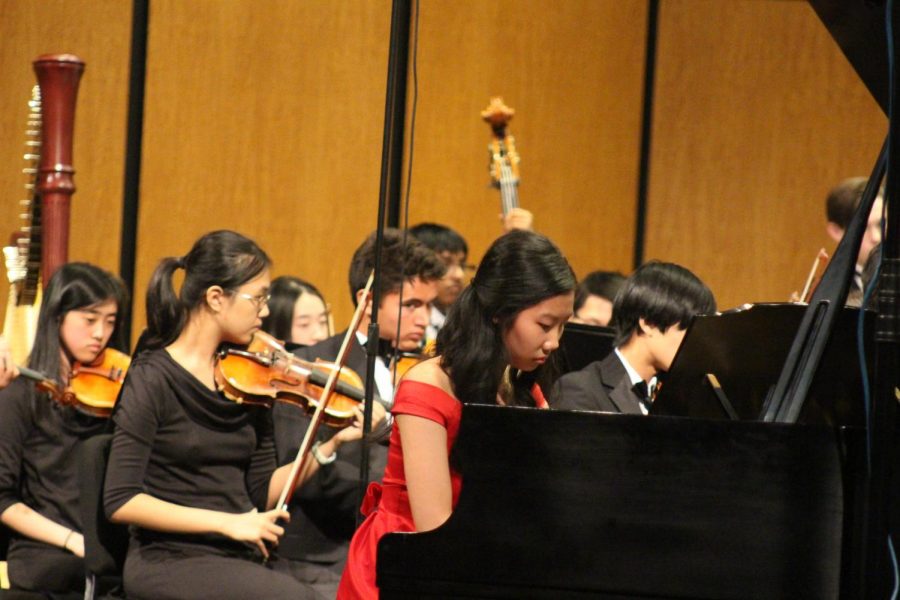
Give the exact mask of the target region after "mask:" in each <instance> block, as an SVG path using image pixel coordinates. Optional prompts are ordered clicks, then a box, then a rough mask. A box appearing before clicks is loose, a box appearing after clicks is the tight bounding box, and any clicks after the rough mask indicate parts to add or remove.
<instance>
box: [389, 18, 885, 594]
mask: <svg viewBox="0 0 900 600" xmlns="http://www.w3.org/2000/svg"><path fill="white" fill-rule="evenodd" d="M810 2H811V4H812V5H813V8H814V9H815V10H816V12H817V14H818V15H819V16H820V18H821V19H822V21H823V22H824V23H825V25H826V26H827V27H828V29H829V31H830V32H831V34H832V36H833V37H834V38H835V40H836V41H837V42H838V43H839V45H840V46H841V48H842V50H843V51H844V53H845V54H846V55H847V58H848V59H849V60H850V62H851V64H853V66H854V67H855V68H856V70H857V72H858V73H860V75H861V76H862V78H863V80H864V81H865V83H866V85H867V86H868V87H869V89H870V91H871V92H872V93H873V95H874V96H875V97H876V99H877V100H878V101H879V103H880V105H881V106H882V108H885V110H887V109H886V107H887V106H888V101H887V100H888V98H887V94H888V90H889V86H888V85H887V81H886V78H885V75H886V74H887V73H888V72H889V71H888V69H887V51H886V47H887V43H886V40H885V39H884V34H883V32H884V30H885V27H884V14H885V11H884V2H883V1H881V0H810ZM897 18H900V17H895V19H897ZM894 30H896V32H900V23H896V24H895V27H894ZM895 35H897V34H896V33H895ZM895 45H897V44H895ZM898 87H900V86H897V85H895V86H893V88H894V89H898ZM894 136H897V140H895V144H894V147H895V148H900V127H897V126H896V125H895V124H894V123H892V124H891V133H889V137H891V139H893V137H894ZM891 162H892V163H893V164H897V161H896V159H892V160H891ZM886 163H887V159H886V155H885V152H884V151H882V155H881V156H880V157H879V160H878V164H877V165H876V168H875V171H874V172H873V176H872V177H871V178H870V180H871V181H874V182H876V183H874V184H871V185H870V186H869V189H867V191H866V194H865V195H864V197H863V201H862V202H861V205H860V209H859V211H858V213H859V214H857V217H855V218H854V222H853V223H851V225H850V227H848V230H847V233H846V234H845V236H844V240H843V241H842V242H841V244H840V245H839V247H838V250H837V251H836V252H835V255H834V256H833V258H832V261H831V264H830V265H829V267H828V270H827V271H826V273H825V276H823V279H822V283H821V284H820V286H819V288H818V289H817V291H816V294H815V295H814V296H813V299H812V300H811V301H810V308H809V310H807V311H805V313H804V315H803V317H802V321H801V323H800V325H799V327H798V328H797V330H796V331H797V333H796V335H795V336H794V338H793V344H792V345H791V347H790V349H789V351H788V350H787V349H784V352H785V353H786V355H787V358H786V359H785V361H784V367H783V368H782V369H781V375H780V376H779V377H778V378H777V381H775V380H772V379H768V380H766V381H763V383H764V384H765V387H766V389H768V388H771V391H770V392H768V393H765V396H766V397H765V398H763V396H762V395H760V394H758V393H755V394H750V395H745V396H744V401H742V402H739V403H738V406H737V407H736V411H734V412H735V413H737V414H736V415H735V416H737V417H738V418H740V419H744V420H725V419H726V415H725V412H723V411H720V410H719V409H718V408H717V407H715V406H714V407H713V408H712V409H710V411H711V412H710V413H709V414H705V413H704V414H701V415H699V417H702V418H697V417H698V415H696V414H694V415H691V413H692V411H693V410H694V408H696V407H698V406H700V404H698V402H700V401H701V398H700V397H694V396H691V395H685V394H683V393H682V394H673V396H672V397H673V398H676V399H677V402H673V406H675V405H680V406H682V407H685V408H684V409H683V410H681V411H679V410H673V411H672V413H670V414H680V415H681V416H654V417H651V418H647V417H640V416H625V415H604V414H599V413H577V412H553V411H538V410H530V409H514V408H498V407H487V406H471V405H467V406H465V407H464V409H463V416H462V423H461V427H460V434H459V438H458V440H457V445H456V448H455V449H454V453H455V456H456V458H457V459H458V466H459V468H460V471H461V473H462V476H463V488H462V493H461V495H460V497H459V503H458V505H457V507H456V509H455V510H454V513H453V514H452V516H451V517H450V519H449V520H448V521H447V522H446V523H445V524H444V525H442V526H441V527H439V528H437V529H436V530H434V531H430V532H424V533H411V534H404V533H394V534H388V535H386V536H385V537H384V538H382V540H381V542H380V543H379V548H378V563H377V582H378V585H379V588H380V593H381V598H383V599H385V600H398V599H412V598H417V599H418V598H423V599H427V598H554V599H557V598H608V599H624V598H645V599H651V598H652V599H660V598H705V599H732V598H734V599H736V598H765V599H777V598H887V597H890V591H891V589H892V588H893V585H894V570H893V569H892V567H891V564H890V559H889V558H888V550H887V534H888V532H893V536H892V537H893V538H894V539H896V540H898V544H900V532H898V531H896V529H897V525H896V524H897V523H898V522H900V518H898V516H900V515H898V509H900V492H898V490H897V482H898V480H900V477H897V476H896V474H895V473H894V470H895V467H894V465H900V451H898V447H900V444H897V443H896V442H894V441H893V440H894V439H896V438H897V433H898V431H897V430H898V428H897V422H898V417H897V411H896V409H897V407H896V404H897V402H896V400H895V394H897V393H898V392H896V389H897V383H896V381H897V367H898V365H900V350H898V347H900V331H893V330H892V329H891V328H890V327H883V326H882V321H884V320H885V319H884V317H885V315H889V316H891V317H892V318H893V320H894V322H896V323H900V304H897V303H898V302H900V293H897V292H896V290H894V292H893V293H894V296H892V297H889V296H890V294H888V293H883V294H882V295H881V296H880V300H881V310H882V313H881V315H879V321H878V334H877V335H876V339H877V342H878V348H877V351H876V352H875V353H874V354H875V355H876V357H877V358H876V360H875V366H876V368H875V385H874V386H873V390H874V401H873V409H872V419H871V422H870V424H869V425H868V426H866V425H865V423H866V421H865V418H864V415H863V417H860V413H859V412H858V410H854V411H849V412H848V411H847V410H844V409H843V408H841V407H835V409H834V410H832V409H831V408H829V402H830V400H828V399H823V398H822V397H821V393H822V392H821V390H822V389H826V390H827V389H828V386H827V385H826V386H823V385H821V381H822V378H821V377H819V378H818V381H819V382H820V383H819V384H817V383H816V380H817V377H816V374H817V373H818V372H819V371H818V369H819V367H820V365H827V364H829V361H830V360H831V359H829V358H827V357H826V358H824V359H823V355H825V354H827V348H828V340H829V339H830V336H831V334H832V331H833V330H838V331H840V330H841V329H842V326H841V325H840V324H839V323H840V321H841V320H842V319H843V317H841V318H839V317H840V315H841V312H842V308H843V303H844V300H845V299H846V296H847V288H848V287H849V283H848V282H849V279H850V277H851V276H852V269H853V264H854V263H855V257H856V254H857V251H858V248H859V241H860V240H861V237H862V229H863V227H864V226H865V223H864V221H865V218H864V216H862V215H863V213H865V215H866V216H867V215H868V212H869V210H868V209H869V207H871V202H872V200H873V199H874V196H875V193H876V191H877V182H878V181H880V180H881V178H882V176H883V174H884V172H885V166H886ZM893 171H894V173H895V174H894V175H892V174H891V171H890V170H888V197H887V200H888V204H889V205H890V202H891V200H892V198H893V195H894V193H893V192H892V190H893V189H897V191H898V192H900V188H898V186H900V179H897V178H898V177H900V169H893ZM867 203H868V205H867ZM892 213H893V216H892ZM895 219H896V221H895ZM888 221H889V223H888V227H887V235H886V236H885V243H884V247H885V266H886V268H887V275H888V276H887V277H885V276H882V285H883V286H885V287H887V283H885V282H889V283H890V285H894V286H897V287H900V286H898V285H897V284H900V259H898V257H900V243H898V241H897V240H900V238H898V237H897V236H896V231H897V230H898V229H900V211H891V210H890V206H889V210H888ZM893 297H896V298H897V300H896V301H894V300H893ZM885 301H888V302H889V303H891V305H890V306H888V307H887V310H886V309H885V308H886V305H885ZM778 318H779V319H780V318H785V319H794V321H796V318H795V316H791V315H789V314H787V313H779V317H778ZM894 329H898V328H897V327H894ZM844 330H845V331H846V328H844ZM690 336H691V333H690V332H689V333H688V335H687V336H686V338H685V339H686V341H687V340H688V339H689V338H690ZM680 355H681V352H679V356H680ZM570 358H573V357H570ZM677 361H678V358H677V357H676V363H677ZM758 362H760V364H762V362H765V361H758ZM695 364H696V363H695ZM725 364H726V363H725V362H722V361H720V362H719V367H717V368H720V369H724V368H725V366H722V365H725ZM674 372H675V369H674V368H673V375H674ZM858 375H859V374H858V373H857V376H858ZM673 379H674V377H673ZM688 379H690V378H688ZM692 381H693V383H692V385H697V383H698V382H697V380H696V377H694V378H693V379H692ZM727 381H729V380H728V378H726V382H727ZM673 383H674V382H673ZM666 385H669V384H668V383H667V384H666ZM666 391H667V390H666V386H664V387H663V393H665V392H666ZM669 391H672V390H669ZM807 392H811V393H814V394H819V395H820V396H819V397H818V398H815V399H814V400H813V401H812V402H811V403H810V404H809V405H808V406H807V408H806V413H804V403H805V401H806V394H807ZM702 394H703V395H704V399H702V402H703V405H704V406H707V407H708V406H710V400H709V399H710V397H711V396H710V394H709V393H708V391H706V392H702ZM861 396H862V394H861V393H860V397H859V398H857V399H856V402H858V403H861V399H860V398H861ZM897 397H898V398H900V396H897ZM661 399H662V395H661V397H660V399H659V400H658V401H661ZM841 401H844V400H841ZM691 407H694V408H691ZM810 407H813V408H815V410H814V411H813V413H814V414H816V415H818V417H817V418H814V419H811V420H810V423H804V422H803V417H804V415H805V414H806V415H808V414H810V410H812V409H811V408H810ZM760 408H762V409H763V414H762V415H758V411H759V409H760ZM703 410H706V409H705V408H704V409H703ZM754 415H757V416H756V417H754ZM690 416H693V417H694V418H686V417H690ZM715 416H718V418H713V417H715ZM760 417H762V418H760ZM747 419H752V420H747ZM867 435H868V436H869V437H868V439H867ZM867 446H868V447H871V448H872V453H871V455H870V460H871V462H868V461H867V452H866V448H867Z"/></svg>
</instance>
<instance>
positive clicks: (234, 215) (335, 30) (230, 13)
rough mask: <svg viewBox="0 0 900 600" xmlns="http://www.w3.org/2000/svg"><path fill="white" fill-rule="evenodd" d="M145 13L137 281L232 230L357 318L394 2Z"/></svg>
mask: <svg viewBox="0 0 900 600" xmlns="http://www.w3.org/2000/svg"><path fill="white" fill-rule="evenodd" d="M150 23H151V25H150V39H149V43H148V46H149V49H148V65H147V73H148V76H147V99H146V112H145V128H144V154H143V168H142V179H141V206H140V225H139V236H138V264H137V276H136V286H137V289H139V290H145V289H146V284H147V281H148V280H149V276H150V274H151V272H152V270H153V268H154V267H155V266H156V264H157V262H158V261H159V259H160V258H161V257H164V256H171V255H182V254H185V253H186V252H187V251H188V250H189V248H190V245H191V244H192V243H193V241H194V240H195V239H196V238H197V237H199V236H200V235H201V234H203V233H205V232H207V231H210V230H213V229H220V228H231V229H236V230H238V231H241V232H242V233H244V234H246V235H249V236H250V237H252V238H254V239H256V240H257V241H258V242H259V243H260V244H261V245H262V246H263V247H264V248H265V249H266V251H267V252H269V253H270V255H271V256H272V258H273V259H274V261H275V269H274V274H275V275H278V274H294V275H298V276H301V277H304V278H306V279H309V280H310V281H313V282H315V283H316V284H317V285H320V286H321V287H322V289H323V292H324V293H325V294H326V296H327V297H328V299H329V301H330V302H331V303H332V304H333V305H334V306H335V309H336V313H337V320H338V322H342V321H343V320H345V319H347V318H349V314H350V299H349V291H348V290H347V283H346V281H347V270H348V266H349V262H350V257H351V255H352V253H353V250H354V249H355V247H356V246H357V245H358V244H359V243H360V242H361V241H362V240H363V238H364V237H365V236H366V235H367V234H368V233H369V232H370V231H371V230H374V228H375V220H376V201H377V198H378V181H379V167H380V161H381V134H382V122H383V115H384V92H385V80H386V74H387V50H388V48H387V46H388V37H389V35H388V34H389V24H390V4H389V3H385V2H367V1H352V2H349V1H348V2H326V1H304V2H296V1H293V0H290V1H280V2H275V1H272V2H257V1H255V0H234V1H232V2H219V1H218V0H193V1H191V2H183V1H180V0H159V1H157V0H154V2H153V3H152V4H151V14H150ZM140 305H141V311H142V312H141V313H139V314H138V318H137V319H136V322H135V327H136V330H137V328H138V327H142V326H143V323H144V322H145V321H144V315H143V298H141V299H140Z"/></svg>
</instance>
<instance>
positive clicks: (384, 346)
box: [363, 338, 394, 364]
mask: <svg viewBox="0 0 900 600" xmlns="http://www.w3.org/2000/svg"><path fill="white" fill-rule="evenodd" d="M363 347H364V348H365V349H366V350H368V348H369V341H368V340H366V343H365V344H363ZM376 354H378V356H380V357H381V358H382V360H384V363H385V364H389V363H390V361H391V358H393V356H394V347H393V346H392V345H391V343H390V342H389V341H388V340H383V339H381V338H379V339H378V350H377V351H376Z"/></svg>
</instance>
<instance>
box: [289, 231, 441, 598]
mask: <svg viewBox="0 0 900 600" xmlns="http://www.w3.org/2000/svg"><path fill="white" fill-rule="evenodd" d="M375 258H376V254H375V235H374V234H373V235H371V236H369V237H368V238H367V239H366V240H365V242H363V244H362V245H361V246H360V247H359V248H358V249H357V250H356V252H355V253H354V255H353V259H352V260H351V263H350V289H351V291H352V294H351V296H352V299H353V302H354V303H357V302H360V301H362V299H363V298H362V294H363V292H364V288H365V287H366V281H367V280H368V278H369V273H370V272H371V271H372V268H373V267H374V266H375ZM381 269H382V270H381V278H382V279H381V281H382V298H381V303H380V304H379V309H378V332H379V340H378V344H379V357H378V358H377V359H376V363H375V383H376V388H377V392H378V395H379V397H380V398H381V399H382V400H383V401H384V402H385V403H388V402H390V400H391V399H392V398H393V386H394V384H393V380H392V376H391V374H390V373H389V371H388V366H389V365H388V362H389V360H390V359H389V355H390V354H391V353H392V351H393V350H394V349H395V348H396V349H398V350H403V351H417V350H418V349H419V347H420V345H421V343H422V340H423V338H424V336H425V327H426V326H427V324H428V315H429V311H430V307H431V302H432V301H433V300H434V298H435V296H436V294H437V286H438V281H440V280H441V277H442V276H443V275H444V270H445V268H444V264H443V263H442V262H441V261H440V259H438V258H437V257H436V256H435V254H434V252H432V251H431V250H429V249H428V248H426V247H425V246H423V245H422V244H421V243H419V242H418V241H417V240H416V239H415V238H414V237H413V236H411V235H407V236H406V239H405V241H404V234H403V232H401V231H398V230H396V229H388V230H386V231H385V233H384V248H383V250H382V256H381ZM401 290H402V292H403V295H402V298H401V294H400V292H401ZM365 314H366V316H365V317H364V318H363V320H362V322H361V323H360V326H359V329H358V330H357V333H356V336H357V339H356V340H355V341H354V342H355V343H354V345H353V346H352V348H351V350H350V353H349V355H348V357H347V363H346V364H347V366H348V367H349V368H351V369H353V370H354V371H356V372H357V373H358V374H359V375H360V377H362V378H363V379H365V376H366V350H365V348H364V344H365V343H366V333H367V331H368V327H369V322H370V317H369V316H370V315H371V308H369V309H367V311H366V313H365ZM398 325H399V329H398ZM398 333H399V337H398ZM344 335H345V334H344V333H342V334H340V335H336V336H333V337H331V338H329V339H327V340H325V341H323V342H321V343H319V344H315V345H313V346H310V347H308V348H301V349H298V350H297V351H296V354H297V355H298V356H300V357H301V358H304V359H307V360H315V359H317V358H319V359H323V360H326V361H332V360H334V359H335V358H336V357H337V354H338V351H339V349H340V345H341V342H342V341H343V338H344ZM384 415H385V413H384V408H383V407H382V405H381V404H380V403H376V404H375V405H374V406H373V416H374V419H373V431H375V432H376V434H377V433H378V431H377V429H378V428H377V426H378V425H379V422H380V421H383V419H384ZM273 417H274V419H275V442H276V446H277V449H278V462H279V464H285V463H287V462H290V461H293V460H294V457H295V455H296V453H297V449H298V448H299V446H300V442H301V440H302V439H303V436H304V435H305V433H306V430H307V427H308V425H309V418H308V417H307V416H306V415H305V414H303V412H302V411H301V410H299V409H298V408H297V407H294V406H291V405H288V404H279V405H276V406H275V408H274V410H273ZM381 429H384V428H383V427H382V428H381ZM354 433H355V435H354ZM318 435H319V438H318V439H319V442H320V444H321V445H320V446H318V447H317V448H316V451H315V452H314V453H313V457H314V458H315V459H316V460H317V461H319V463H320V464H321V469H320V471H319V473H318V475H317V476H316V477H314V478H313V479H312V480H310V481H309V482H308V483H307V484H306V485H304V486H303V488H302V489H301V490H300V491H299V492H298V494H297V496H295V497H294V499H293V503H292V505H291V521H290V523H288V524H287V525H286V527H285V529H286V532H285V536H284V538H283V539H282V540H281V543H280V544H279V548H278V560H276V561H274V563H273V565H274V568H275V569H276V570H279V571H282V572H286V573H289V574H291V575H293V576H294V577H296V578H297V579H299V580H300V581H304V582H307V583H309V584H311V585H313V587H315V588H316V590H317V591H318V592H319V593H320V594H322V595H323V596H324V597H328V598H334V595H335V593H336V591H337V585H338V581H339V580H340V575H341V571H342V570H343V568H344V562H345V561H346V559H347V549H348V547H349V545H350V538H351V536H352V535H353V531H354V529H355V528H356V517H357V515H358V514H359V465H360V459H361V454H362V445H363V442H361V441H359V439H360V437H361V436H360V435H359V430H358V429H356V430H352V429H351V430H344V431H342V432H340V433H336V432H335V430H334V429H332V428H330V427H326V426H324V425H323V426H322V427H320V429H319V431H318ZM326 441H331V444H330V445H328V446H326V445H325V442H326ZM336 448H340V449H339V450H337V449H336ZM386 460H387V449H386V448H385V446H384V445H383V444H379V443H369V477H370V479H372V480H381V476H382V474H383V473H384V465H385V462H386Z"/></svg>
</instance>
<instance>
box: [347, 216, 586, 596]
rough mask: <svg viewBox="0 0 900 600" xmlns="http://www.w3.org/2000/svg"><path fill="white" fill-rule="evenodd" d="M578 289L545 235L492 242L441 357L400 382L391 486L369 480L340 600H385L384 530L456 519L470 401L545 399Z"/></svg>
mask: <svg viewBox="0 0 900 600" xmlns="http://www.w3.org/2000/svg"><path fill="white" fill-rule="evenodd" d="M574 289H575V276H574V274H573V273H572V269H571V268H570V267H569V264H568V262H567V261H566V259H565V258H564V257H563V255H562V254H561V253H560V251H559V249H558V248H557V247H556V246H555V245H553V243H552V242H550V240H548V239H547V238H545V237H544V236H541V235H539V234H536V233H532V232H527V231H515V232H511V233H509V234H507V235H504V236H502V237H500V238H499V239H498V240H496V241H495V242H494V243H493V245H492V246H491V247H490V249H488V251H487V253H486V254H485V256H484V259H483V260H482V262H481V266H480V267H479V268H478V272H477V274H476V275H475V277H474V278H473V279H472V282H471V284H470V285H469V286H468V287H467V288H466V289H465V290H463V293H462V294H461V295H460V297H459V299H458V300H457V302H456V303H455V304H453V306H452V307H451V308H450V314H449V315H447V322H446V324H445V325H444V327H443V328H442V329H441V331H440V333H439V334H438V340H437V354H438V355H437V356H436V357H435V358H431V359H429V360H426V361H424V362H422V363H420V364H418V365H416V366H415V367H413V368H412V369H411V370H410V371H409V372H408V373H407V374H406V376H405V377H404V378H403V380H402V381H401V383H400V386H399V387H398V389H397V396H396V402H395V403H394V407H393V412H394V415H395V421H394V425H393V430H392V433H391V440H390V450H389V456H388V465H387V470H386V471H385V475H384V485H383V486H381V485H379V484H372V485H370V487H369V493H368V494H367V497H366V500H365V501H364V503H363V508H362V510H363V512H364V513H365V514H366V515H367V518H366V520H365V522H364V523H363V524H362V526H361V527H360V528H359V529H358V530H357V532H356V534H355V535H354V536H353V541H352V542H351V546H350V555H349V558H348V561H347V567H346V569H345V570H344V575H343V577H342V578H341V585H340V588H339V590H338V598H340V599H354V598H377V595H378V590H377V588H376V587H375V560H376V549H377V545H378V540H379V539H380V538H381V537H382V536H383V535H384V534H386V533H389V532H394V531H427V530H430V529H434V528H436V527H438V526H439V525H441V524H442V523H443V522H444V521H446V520H447V518H448V517H449V516H450V513H451V512H452V511H453V508H454V506H455V504H456V501H457V497H458V494H459V491H460V486H461V480H460V475H459V473H458V472H456V471H455V470H454V468H453V467H452V460H451V454H452V448H453V444H454V441H455V439H456V434H457V431H458V428H459V424H460V417H461V414H462V405H463V403H477V404H500V405H513V406H531V407H535V406H546V403H545V402H544V400H543V395H542V393H541V390H540V388H539V387H538V386H537V385H536V383H535V382H536V381H537V380H538V378H539V377H541V376H542V375H544V373H543V371H544V370H545V369H544V367H543V365H544V363H545V361H546V360H547V357H548V356H549V355H550V353H551V352H553V351H554V350H556V348H557V347H558V346H559V338H560V336H561V334H562V330H563V327H564V325H565V323H566V321H568V319H569V317H570V316H571V315H572V302H573V298H574ZM505 374H506V375H507V376H506V380H507V381H508V383H509V385H504V383H503V382H504V379H505V377H504V376H505Z"/></svg>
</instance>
